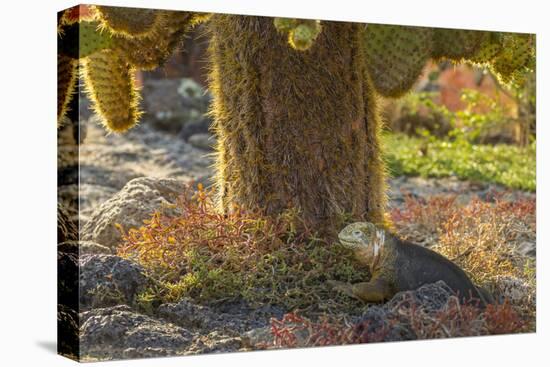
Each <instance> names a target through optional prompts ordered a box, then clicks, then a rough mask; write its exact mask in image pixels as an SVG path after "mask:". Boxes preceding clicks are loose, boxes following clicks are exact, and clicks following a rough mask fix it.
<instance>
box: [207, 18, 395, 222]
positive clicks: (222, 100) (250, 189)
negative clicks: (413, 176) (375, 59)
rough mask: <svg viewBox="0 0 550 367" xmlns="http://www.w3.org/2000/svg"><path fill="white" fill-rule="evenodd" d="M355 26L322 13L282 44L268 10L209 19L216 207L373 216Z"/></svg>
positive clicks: (367, 103) (375, 148) (379, 186)
mask: <svg viewBox="0 0 550 367" xmlns="http://www.w3.org/2000/svg"><path fill="white" fill-rule="evenodd" d="M360 27H361V25H359V24H353V23H340V22H326V23H325V24H324V26H323V31H322V32H321V34H320V35H319V37H318V39H317V40H316V42H315V44H314V45H313V46H312V47H311V48H310V49H309V50H307V51H304V52H301V51H297V50H294V49H292V48H290V47H288V44H287V38H286V37H285V35H284V34H280V33H277V31H276V29H275V27H273V20H272V18H262V17H248V16H231V15H214V16H213V17H212V18H211V20H210V31H211V33H212V34H211V36H212V39H211V44H210V59H211V75H210V78H211V80H210V88H211V90H212V93H213V94H214V102H213V106H212V114H213V116H214V132H215V134H216V136H217V138H218V139H217V141H218V143H217V152H216V169H217V177H216V184H217V188H218V192H219V203H220V205H221V207H222V209H224V210H231V208H232V207H233V206H234V205H235V204H237V205H239V206H241V207H244V208H245V209H260V210H262V211H263V212H264V213H266V214H269V215H276V214H278V213H281V212H282V211H284V210H285V209H287V208H291V207H292V208H298V209H299V210H300V211H301V217H302V219H303V220H304V221H305V222H306V223H308V224H310V225H313V226H315V227H314V228H315V229H321V228H322V229H323V231H324V230H326V229H328V230H329V231H330V230H331V229H335V228H334V225H336V224H337V223H340V220H341V219H342V218H352V219H368V220H370V221H372V222H375V223H381V222H383V211H384V204H385V195H384V191H385V187H384V171H383V164H382V162H381V158H380V149H379V142H378V132H379V129H380V124H379V118H378V112H377V109H376V98H375V96H374V93H373V88H372V86H371V83H370V81H369V79H368V77H367V73H366V70H365V69H366V68H365V62H364V58H365V52H364V49H363V45H362V42H361V41H360ZM321 226H322V227H321Z"/></svg>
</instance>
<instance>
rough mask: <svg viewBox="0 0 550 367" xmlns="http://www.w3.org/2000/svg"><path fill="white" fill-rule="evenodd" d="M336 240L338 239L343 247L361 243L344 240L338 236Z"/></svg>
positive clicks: (355, 245) (356, 245)
mask: <svg viewBox="0 0 550 367" xmlns="http://www.w3.org/2000/svg"><path fill="white" fill-rule="evenodd" d="M338 240H339V241H340V243H341V244H342V246H344V247H348V248H356V247H360V246H361V244H360V243H357V242H352V241H347V240H344V239H342V238H340V237H338Z"/></svg>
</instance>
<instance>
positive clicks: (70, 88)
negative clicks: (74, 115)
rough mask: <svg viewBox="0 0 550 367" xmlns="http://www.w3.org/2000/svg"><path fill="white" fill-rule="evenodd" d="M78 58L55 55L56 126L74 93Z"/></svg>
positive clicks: (59, 123) (65, 112) (64, 113)
mask: <svg viewBox="0 0 550 367" xmlns="http://www.w3.org/2000/svg"><path fill="white" fill-rule="evenodd" d="M77 66H78V60H76V59H73V58H71V57H69V56H65V55H58V56H57V126H58V127H59V126H60V125H61V121H62V120H63V117H64V116H65V115H66V114H67V112H68V106H69V102H70V101H71V98H72V96H73V94H74V89H75V86H76V81H77V78H78V73H77Z"/></svg>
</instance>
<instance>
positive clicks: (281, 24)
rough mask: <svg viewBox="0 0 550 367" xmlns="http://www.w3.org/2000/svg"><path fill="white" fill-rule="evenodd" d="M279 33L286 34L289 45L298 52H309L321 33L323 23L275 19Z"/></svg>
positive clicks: (306, 20)
mask: <svg viewBox="0 0 550 367" xmlns="http://www.w3.org/2000/svg"><path fill="white" fill-rule="evenodd" d="M273 24H274V26H275V28H276V29H277V31H278V32H279V33H283V34H286V35H287V37H288V43H289V45H290V46H291V47H292V48H294V49H295V50H298V51H306V50H308V49H309V48H310V47H311V46H312V45H313V43H314V42H315V40H316V39H317V37H318V36H319V34H320V33H321V29H322V27H321V22H320V21H318V20H311V19H293V18H275V19H274V20H273Z"/></svg>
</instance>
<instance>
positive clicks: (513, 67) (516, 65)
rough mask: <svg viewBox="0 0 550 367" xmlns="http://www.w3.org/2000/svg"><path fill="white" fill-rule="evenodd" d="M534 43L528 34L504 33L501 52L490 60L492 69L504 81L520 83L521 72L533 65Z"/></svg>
mask: <svg viewBox="0 0 550 367" xmlns="http://www.w3.org/2000/svg"><path fill="white" fill-rule="evenodd" d="M534 60H535V43H534V38H533V36H531V35H529V34H505V35H504V36H503V41H502V52H501V53H500V54H499V55H498V57H496V58H495V59H494V61H493V62H492V69H493V71H494V72H495V73H496V74H497V75H498V77H499V79H500V80H501V81H503V82H504V83H509V82H512V81H514V82H518V83H521V81H522V79H523V77H522V74H523V72H525V71H526V70H527V69H530V68H532V67H533V63H534Z"/></svg>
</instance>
